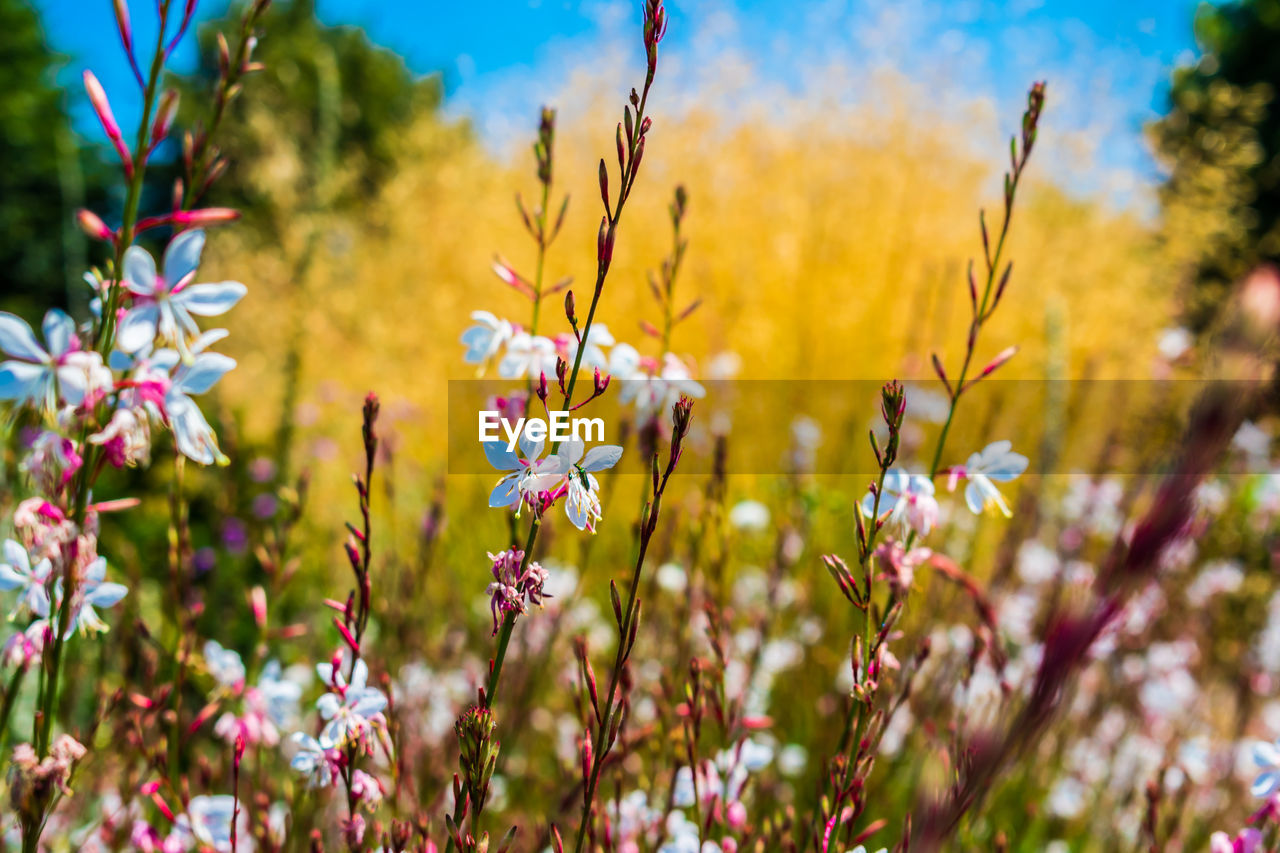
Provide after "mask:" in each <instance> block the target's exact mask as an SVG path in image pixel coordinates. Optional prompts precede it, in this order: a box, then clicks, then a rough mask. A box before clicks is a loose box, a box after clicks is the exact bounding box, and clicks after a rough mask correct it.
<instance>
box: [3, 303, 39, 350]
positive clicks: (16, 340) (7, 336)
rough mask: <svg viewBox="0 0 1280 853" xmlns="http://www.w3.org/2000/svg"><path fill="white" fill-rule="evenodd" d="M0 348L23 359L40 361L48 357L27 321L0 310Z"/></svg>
mask: <svg viewBox="0 0 1280 853" xmlns="http://www.w3.org/2000/svg"><path fill="white" fill-rule="evenodd" d="M0 350H4V351H5V352H7V353H8V354H9V355H11V356H13V357H14V358H20V359H22V360H24V361H35V362H41V361H45V360H46V359H47V358H48V354H47V353H46V352H45V351H44V349H43V348H42V347H41V346H40V342H39V341H37V340H36V336H35V333H34V332H32V331H31V327H30V326H28V325H27V321H26V320H23V319H22V318H21V317H18V316H15V315H13V314H10V313H8V312H7V311H0Z"/></svg>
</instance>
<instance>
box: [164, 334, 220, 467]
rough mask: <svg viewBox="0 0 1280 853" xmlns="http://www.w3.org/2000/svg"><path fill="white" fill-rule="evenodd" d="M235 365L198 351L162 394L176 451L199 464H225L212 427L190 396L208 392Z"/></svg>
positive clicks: (181, 368) (212, 353) (216, 355)
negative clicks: (176, 447) (176, 446)
mask: <svg viewBox="0 0 1280 853" xmlns="http://www.w3.org/2000/svg"><path fill="white" fill-rule="evenodd" d="M235 366H236V362H235V359H232V358H228V357H227V356H225V355H221V354H219V353H216V352H201V353H199V354H197V355H195V356H193V357H192V360H191V363H190V364H188V365H183V366H182V367H179V368H178V369H177V371H175V373H174V374H173V379H172V381H171V382H170V384H169V388H168V390H167V391H166V392H165V395H164V411H165V415H166V416H167V417H168V421H169V428H170V429H172V430H173V439H174V441H175V442H176V443H177V445H178V450H179V451H181V452H182V455H183V456H186V457H187V458H189V459H192V460H194V461H196V462H199V463H200V464H201V465H212V464H214V463H215V462H217V463H218V464H225V463H226V462H227V457H226V456H224V455H223V454H222V451H221V450H220V449H219V448H218V439H217V436H215V435H214V433H213V428H212V427H211V426H209V422H208V421H207V420H205V417H204V414H203V413H202V412H201V411H200V407H199V406H197V405H196V404H195V401H194V400H192V399H191V395H192V394H203V393H204V392H206V391H208V390H209V389H210V388H212V387H213V386H214V384H215V383H217V381H218V380H219V379H221V378H222V377H223V375H224V374H226V373H227V372H228V371H230V370H231V369H232V368H234V367H235Z"/></svg>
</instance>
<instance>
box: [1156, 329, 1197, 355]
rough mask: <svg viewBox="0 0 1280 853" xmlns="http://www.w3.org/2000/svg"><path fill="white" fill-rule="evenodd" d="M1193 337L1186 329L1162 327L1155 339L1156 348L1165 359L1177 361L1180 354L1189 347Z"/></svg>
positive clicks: (1193, 339) (1193, 340)
mask: <svg viewBox="0 0 1280 853" xmlns="http://www.w3.org/2000/svg"><path fill="white" fill-rule="evenodd" d="M1194 343H1195V338H1193V337H1192V336H1191V333H1190V332H1188V331H1187V330H1186V329H1183V328H1180V327H1174V328H1170V329H1163V330H1162V331H1161V332H1160V337H1158V338H1157V339H1156V349H1157V350H1158V351H1159V352H1160V355H1161V356H1162V357H1163V358H1164V359H1165V360H1166V361H1177V360H1178V359H1179V358H1181V357H1182V354H1183V353H1185V352H1186V351H1187V350H1189V349H1191V345H1192V344H1194Z"/></svg>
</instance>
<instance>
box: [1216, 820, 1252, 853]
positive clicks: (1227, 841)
mask: <svg viewBox="0 0 1280 853" xmlns="http://www.w3.org/2000/svg"><path fill="white" fill-rule="evenodd" d="M1261 849H1262V833H1261V832H1260V831H1258V830H1256V829H1254V828H1253V827H1251V826H1250V827H1246V828H1245V829H1242V830H1240V834H1239V835H1237V836H1236V837H1235V838H1232V837H1231V836H1230V835H1227V834H1226V833H1225V832H1215V833H1214V834H1213V835H1210V836H1209V853H1254V851H1257V850H1261Z"/></svg>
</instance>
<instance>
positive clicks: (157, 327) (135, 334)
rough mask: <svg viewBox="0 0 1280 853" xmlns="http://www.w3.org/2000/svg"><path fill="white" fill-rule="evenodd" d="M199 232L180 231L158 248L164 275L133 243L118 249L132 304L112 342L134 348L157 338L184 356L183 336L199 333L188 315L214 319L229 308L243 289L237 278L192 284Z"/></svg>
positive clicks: (200, 238)
mask: <svg viewBox="0 0 1280 853" xmlns="http://www.w3.org/2000/svg"><path fill="white" fill-rule="evenodd" d="M203 249H204V231H202V230H200V229H198V228H197V229H195V230H192V231H185V232H183V233H182V234H179V235H178V236H177V237H175V238H174V239H173V241H172V242H171V243H169V246H168V247H167V248H166V249H165V251H164V275H162V276H161V275H157V274H156V262H155V260H154V259H153V258H152V257H151V255H150V254H149V253H148V252H147V251H146V250H145V249H143V248H141V247H139V246H130V247H129V248H128V250H126V251H125V253H124V286H125V287H126V288H128V290H129V292H131V293H132V294H133V295H134V299H133V307H132V308H130V309H129V312H128V313H127V314H125V316H124V319H122V320H121V321H120V326H119V328H118V329H117V330H116V345H117V346H118V347H119V348H120V349H121V350H122V351H124V352H137V351H139V350H141V349H142V348H143V347H145V346H147V345H148V344H150V343H152V342H153V341H154V340H155V339H156V337H157V336H158V337H160V338H161V339H163V340H164V341H166V342H167V343H171V344H173V345H174V346H176V347H177V348H178V351H179V352H181V353H182V354H183V359H184V360H186V359H187V358H188V357H189V356H190V352H189V350H188V348H187V340H188V339H189V338H195V337H198V336H199V335H200V328H199V327H198V326H197V325H196V322H195V320H194V319H192V317H191V315H192V314H195V315H197V316H200V317H217V316H218V315H220V314H225V313H226V312H227V311H229V310H231V308H232V306H234V305H235V304H236V303H237V302H239V301H240V299H241V298H242V297H243V296H244V295H245V293H246V292H247V290H246V288H245V286H244V285H243V284H241V283H240V282H238V281H224V282H221V283H218V284H192V283H191V280H192V278H193V277H194V276H195V271H196V267H197V266H198V265H199V263H200V253H201V251H203Z"/></svg>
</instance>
